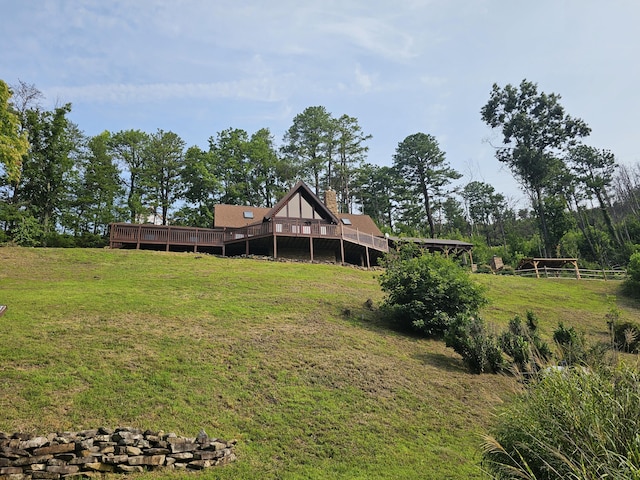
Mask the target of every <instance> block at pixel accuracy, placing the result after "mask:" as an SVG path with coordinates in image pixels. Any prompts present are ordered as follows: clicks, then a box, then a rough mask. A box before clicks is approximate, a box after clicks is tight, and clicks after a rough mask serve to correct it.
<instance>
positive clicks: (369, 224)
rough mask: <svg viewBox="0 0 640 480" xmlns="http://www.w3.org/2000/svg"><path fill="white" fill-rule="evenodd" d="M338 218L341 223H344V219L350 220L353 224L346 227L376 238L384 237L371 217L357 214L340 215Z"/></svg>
mask: <svg viewBox="0 0 640 480" xmlns="http://www.w3.org/2000/svg"><path fill="white" fill-rule="evenodd" d="M338 218H339V219H340V221H342V219H343V218H347V219H349V221H350V222H351V225H345V226H346V227H349V228H353V229H355V230H359V231H361V232H363V233H369V234H371V235H373V236H375V237H382V236H384V235H383V234H382V232H381V231H380V229H379V228H378V226H377V225H376V224H375V222H374V221H373V219H372V218H371V217H370V216H369V215H358V214H355V213H339V214H338ZM343 223H344V222H343Z"/></svg>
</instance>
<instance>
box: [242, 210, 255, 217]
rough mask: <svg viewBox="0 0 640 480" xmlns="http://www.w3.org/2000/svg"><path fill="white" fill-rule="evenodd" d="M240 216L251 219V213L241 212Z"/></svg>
mask: <svg viewBox="0 0 640 480" xmlns="http://www.w3.org/2000/svg"><path fill="white" fill-rule="evenodd" d="M242 216H243V217H244V218H253V212H249V211H245V212H242Z"/></svg>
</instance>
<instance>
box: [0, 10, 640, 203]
mask: <svg viewBox="0 0 640 480" xmlns="http://www.w3.org/2000/svg"><path fill="white" fill-rule="evenodd" d="M4 3H6V5H4V8H3V11H2V16H0V31H2V32H3V41H4V43H3V52H2V55H0V78H2V79H3V80H5V81H7V82H8V83H9V84H15V83H16V82H17V81H18V80H22V81H25V82H27V83H30V84H35V86H36V87H37V88H39V89H41V90H42V91H43V93H44V94H45V95H46V97H47V99H48V100H49V101H50V102H53V101H60V102H71V103H72V105H73V107H72V112H71V117H72V120H73V121H74V122H75V123H77V124H78V126H79V127H80V128H81V129H82V130H84V131H85V132H86V133H87V134H88V135H95V134H98V133H100V132H102V131H103V130H104V129H110V130H118V129H121V128H125V127H127V128H129V127H133V128H143V129H148V130H154V129H155V128H158V127H162V128H164V129H166V130H174V131H175V132H176V133H178V134H180V135H182V136H183V137H184V139H185V141H187V143H190V144H202V143H203V142H206V139H207V138H208V137H209V136H211V135H213V134H215V133H216V131H219V130H222V129H225V128H229V127H234V128H244V129H247V130H248V131H255V130H257V129H258V128H262V127H268V128H270V129H271V131H272V132H273V133H274V135H275V136H276V137H280V138H281V136H282V135H283V134H284V132H285V131H286V130H287V129H288V127H289V126H290V123H291V121H292V119H293V117H294V116H295V115H296V114H298V113H300V112H302V111H303V110H304V109H305V108H306V107H308V106H312V105H324V106H326V107H327V109H328V110H329V111H332V112H335V113H336V114H342V113H346V114H348V115H351V116H356V117H358V119H359V121H360V122H361V123H362V124H363V126H365V127H366V128H365V129H366V131H367V133H370V134H372V135H373V138H372V139H371V140H370V141H369V156H370V160H371V161H373V162H376V163H390V162H391V157H392V155H393V153H394V150H395V147H396V146H397V144H398V142H400V141H402V140H403V138H404V137H406V136H407V135H410V134H413V133H416V132H419V131H422V132H425V133H429V134H433V135H435V136H436V137H437V138H439V139H440V141H441V143H442V145H444V146H446V149H447V151H446V153H447V158H448V159H449V160H450V161H451V162H452V164H453V166H454V168H456V167H457V168H458V169H459V170H460V171H463V170H464V165H465V163H466V162H470V161H472V162H478V163H479V165H480V167H479V168H482V169H486V170H483V171H482V174H483V175H485V176H486V177H487V178H491V175H492V174H493V173H494V172H498V171H499V170H500V166H501V165H500V164H499V163H498V162H497V160H495V158H494V151H493V149H492V148H491V146H490V145H488V144H486V143H483V138H486V137H487V135H488V134H489V133H490V132H489V130H488V127H487V126H486V125H484V124H483V123H482V120H481V118H480V115H479V111H480V108H481V107H482V105H483V104H484V103H485V102H486V101H487V100H488V96H489V92H490V89H491V85H492V84H493V83H498V84H499V85H505V84H506V83H512V84H514V83H515V84H517V83H519V82H520V81H521V80H522V79H523V78H527V79H528V80H531V81H534V82H536V83H538V84H539V88H540V90H542V91H545V92H547V93H551V92H553V93H557V94H560V95H561V96H562V103H563V105H564V106H565V107H566V108H567V112H568V113H569V114H571V115H573V116H578V117H581V118H583V119H584V120H585V121H586V122H587V123H588V124H589V125H590V126H591V127H592V129H593V133H592V136H591V137H590V139H589V140H588V141H589V142H593V143H594V145H595V146H597V147H599V148H608V149H611V150H612V151H613V152H614V153H615V154H616V155H617V156H618V157H619V159H620V161H622V162H635V161H640V148H639V147H638V143H637V139H636V136H637V135H636V132H637V131H638V129H639V128H640V125H639V124H638V122H639V121H638V115H637V112H638V111H639V110H640V96H638V95H636V85H635V84H636V83H637V82H636V79H637V78H638V75H639V74H640V73H639V72H640V64H638V62H635V61H634V56H633V55H634V53H635V49H636V47H637V45H640V30H639V29H637V28H636V26H635V23H634V22H636V20H637V18H639V17H640V2H632V1H625V0H614V1H612V2H608V3H606V4H604V3H603V2H597V1H595V0H564V1H562V2H557V0H539V1H538V2H535V3H528V4H526V5H525V4H522V3H520V2H508V1H502V2H497V1H495V0H456V1H455V2H451V1H447V0H398V2H388V1H385V0H352V1H348V2H344V1H343V0H325V1H322V2H300V1H298V0H273V1H272V2H268V3H265V2H256V1H253V0H216V1H202V0H181V1H174V0H136V1H130V0H110V1H104V0H74V1H57V2H43V1H39V0H23V1H20V2H4ZM137 122H139V124H138V123H137ZM488 132H489V133H488ZM496 188H498V190H500V189H501V188H503V189H507V188H510V189H511V190H512V191H517V186H514V184H513V183H512V184H510V185H507V184H505V185H504V187H501V186H500V185H496ZM505 193H507V192H505Z"/></svg>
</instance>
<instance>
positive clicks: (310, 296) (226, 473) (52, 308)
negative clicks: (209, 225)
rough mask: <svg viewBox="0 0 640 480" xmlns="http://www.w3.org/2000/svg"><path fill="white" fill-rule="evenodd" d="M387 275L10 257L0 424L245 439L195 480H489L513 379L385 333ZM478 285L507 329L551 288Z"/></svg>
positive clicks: (630, 309) (2, 289)
mask: <svg viewBox="0 0 640 480" xmlns="http://www.w3.org/2000/svg"><path fill="white" fill-rule="evenodd" d="M376 275H377V273H375V272H370V271H364V270H359V269H353V268H347V267H338V266H334V265H309V264H299V263H280V262H268V261H256V260H251V259H223V258H217V257H212V256H200V255H193V254H167V253H158V252H142V251H117V250H116V251H110V250H81V249H74V250H50V249H20V248H0V304H6V305H8V307H9V308H8V310H7V313H6V314H5V315H4V316H3V317H1V318H0V412H2V415H0V431H5V432H9V433H10V432H13V431H27V432H34V433H44V432H49V431H55V430H79V429H83V428H90V427H96V426H100V425H105V426H120V425H126V426H133V427H140V428H145V429H146V428H150V429H161V430H165V431H175V432H176V433H178V434H180V435H195V434H196V433H197V432H198V431H199V430H200V429H201V428H204V429H205V430H206V432H207V433H208V434H209V435H211V436H218V437H221V438H225V439H231V438H237V439H238V440H239V442H238V446H237V453H238V456H239V460H238V462H237V463H236V464H234V465H232V466H228V467H224V468H221V469H215V471H211V472H206V473H203V474H200V475H199V476H200V477H201V478H234V479H235V478H256V479H257V478H300V477H302V478H350V479H352V478H394V479H397V478H418V477H419V478H434V479H436V478H438V479H443V478H481V471H480V468H479V467H478V465H477V462H478V459H479V449H478V445H479V441H478V434H480V433H482V432H483V431H484V429H485V428H486V427H487V426H488V424H489V422H490V421H491V416H492V413H493V412H494V409H495V407H496V406H498V405H500V404H501V403H502V402H503V401H504V400H505V399H507V398H508V397H509V395H510V394H511V392H513V391H514V388H516V385H515V383H514V381H513V379H511V378H509V377H506V376H493V375H483V376H475V375H470V374H468V373H466V371H465V370H464V368H463V366H462V363H461V362H460V360H459V358H458V357H457V356H456V354H455V353H453V352H452V351H451V350H449V349H446V348H445V347H444V345H443V344H442V343H440V342H436V341H431V340H424V339H417V338H412V337H410V336H406V335H402V334H399V333H395V332H391V331H388V330H387V329H385V328H383V327H382V326H380V325H379V324H378V323H377V322H376V321H375V312H372V311H371V310H369V309H367V308H366V306H365V302H366V300H367V299H372V300H373V302H374V303H375V304H377V303H379V302H380V301H381V299H382V294H381V292H380V289H379V287H378V284H377V281H376V278H375V277H376ZM478 278H479V281H481V282H482V283H485V284H487V286H488V288H489V290H488V293H489V295H490V296H492V297H495V298H493V299H494V303H493V304H492V306H490V307H489V308H488V309H487V311H486V315H487V316H488V317H490V319H491V320H495V321H498V322H503V321H505V320H504V319H505V318H507V317H508V315H509V314H510V313H509V309H511V308H512V307H513V305H512V304H511V303H504V302H502V303H500V302H501V300H500V298H501V297H504V294H503V293H501V292H500V289H503V288H506V289H508V290H509V292H510V293H511V294H513V295H515V294H516V292H523V293H522V294H523V295H524V292H526V295H527V298H530V299H532V301H535V300H536V298H538V297H536V295H537V293H536V289H538V288H544V287H541V285H542V284H541V283H540V282H539V281H538V282H537V283H536V281H535V280H523V279H497V278H496V277H487V278H480V277H478ZM520 282H525V283H520ZM509 285H511V287H510V286H509ZM514 285H515V286H514ZM593 285H595V284H593ZM599 285H600V286H598V288H596V289H595V290H596V291H594V292H591V290H588V289H587V290H585V291H586V292H587V293H586V295H587V297H588V298H589V299H591V298H593V302H595V303H593V304H592V303H590V302H591V300H589V301H586V300H584V299H583V301H582V302H581V303H582V304H584V305H586V307H587V308H591V307H592V305H599V302H600V300H602V299H606V298H607V295H612V294H615V291H616V285H614V284H612V283H611V282H609V283H605V282H599ZM571 288H573V287H571ZM589 288H591V287H589ZM556 290H558V288H556ZM583 290H584V289H583ZM496 292H498V293H496ZM576 292H580V290H576ZM545 295H546V294H545V293H543V294H542V295H541V296H540V298H539V300H540V301H541V300H542V298H544V296H545ZM568 295H569V297H571V295H572V294H568ZM571 308H578V309H579V308H580V305H575V306H572V307H571ZM622 308H624V309H625V314H626V315H632V316H633V315H637V314H638V312H640V310H639V309H638V307H637V305H622ZM523 310H526V306H525V308H523ZM604 311H606V308H605V309H604ZM587 313H588V312H587V311H584V312H583V313H581V314H578V316H579V317H580V316H584V315H587ZM597 315H600V313H596V316H597ZM600 318H602V316H600ZM592 323H593V325H594V327H593V328H596V327H595V325H596V323H597V322H596V320H595V317H593V319H592V320H590V321H589V325H591V324H592ZM178 476H179V475H177V474H171V473H168V472H167V473H152V474H150V477H151V478H178Z"/></svg>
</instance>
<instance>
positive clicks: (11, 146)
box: [0, 80, 29, 184]
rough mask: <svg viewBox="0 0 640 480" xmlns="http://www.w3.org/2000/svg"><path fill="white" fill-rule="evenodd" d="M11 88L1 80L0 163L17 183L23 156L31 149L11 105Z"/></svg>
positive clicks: (7, 174)
mask: <svg viewBox="0 0 640 480" xmlns="http://www.w3.org/2000/svg"><path fill="white" fill-rule="evenodd" d="M10 98H11V90H10V89H9V86H8V85H7V84H6V83H5V82H4V81H3V80H0V165H2V166H3V168H4V169H5V172H6V176H7V180H8V181H9V182H10V183H13V184H17V183H18V181H19V180H20V173H21V168H22V156H23V155H25V154H26V153H27V151H28V149H29V142H28V140H27V135H26V132H20V120H19V118H18V116H17V115H16V114H15V112H13V111H12V109H11V108H10V106H9V99H10Z"/></svg>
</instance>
